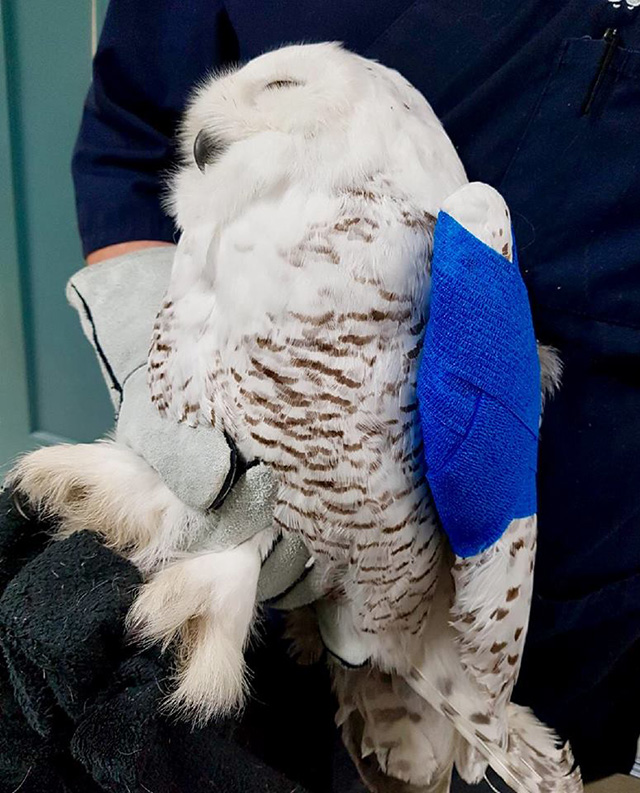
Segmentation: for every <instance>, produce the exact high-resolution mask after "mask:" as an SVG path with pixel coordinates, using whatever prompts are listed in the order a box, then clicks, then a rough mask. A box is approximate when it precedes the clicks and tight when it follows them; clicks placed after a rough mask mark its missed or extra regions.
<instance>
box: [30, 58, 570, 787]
mask: <svg viewBox="0 0 640 793" xmlns="http://www.w3.org/2000/svg"><path fill="white" fill-rule="evenodd" d="M181 143H182V161H181V164H180V167H179V168H178V170H177V172H176V174H175V176H174V178H173V181H172V186H171V191H170V201H169V205H170V209H171V212H172V214H173V215H174V216H175V218H176V221H177V224H178V226H179V228H180V230H181V232H182V235H181V238H180V242H179V244H178V248H177V252H176V257H175V263H174V268H173V273H172V279H171V285H170V288H169V290H168V293H167V296H166V300H165V302H164V305H163V307H162V309H161V311H160V313H159V315H158V319H157V322H156V325H155V328H154V332H153V339H152V344H151V350H150V355H149V365H148V372H149V387H150V398H151V400H152V401H153V402H154V403H155V405H156V407H157V408H158V410H159V411H160V413H161V414H162V415H163V416H164V417H165V419H166V420H167V421H174V422H186V423H187V424H191V425H214V426H217V427H219V428H222V429H224V431H225V432H226V433H228V435H229V436H230V437H232V438H233V439H234V441H235V443H236V445H237V447H238V450H239V451H240V453H241V454H242V456H243V457H244V459H245V460H246V461H248V462H251V461H254V460H262V461H264V462H266V463H268V464H269V466H270V467H271V470H272V473H273V477H274V480H275V487H276V496H275V502H274V513H273V525H272V526H271V527H270V528H268V529H266V530H265V531H263V532H261V533H260V534H259V535H256V537H255V538H254V539H252V540H250V541H249V542H247V543H244V544H243V545H242V546H239V547H238V548H236V549H233V550H232V551H225V552H221V553H219V552H217V549H216V547H215V539H214V538H212V539H211V540H210V541H209V542H208V543H207V540H206V539H205V540H203V538H202V537H199V538H198V544H197V546H195V548H196V550H197V553H195V552H194V553H193V554H192V555H187V556H185V554H184V553H178V552H177V549H178V548H180V549H182V550H184V548H185V539H184V536H180V537H178V536H177V534H179V533H180V532H177V533H176V536H175V537H173V539H171V537H170V535H171V532H170V531H169V532H168V533H167V530H166V528H165V530H164V531H165V535H164V536H165V540H164V541H163V542H164V544H165V546H166V545H167V543H169V544H171V542H173V545H174V547H175V549H176V553H175V554H174V556H175V558H174V559H173V560H171V562H170V563H169V564H167V565H165V566H164V567H163V568H162V569H161V570H160V571H159V572H157V573H156V575H155V577H154V578H153V579H152V581H151V582H150V583H149V584H148V585H147V586H146V588H145V589H144V590H143V592H142V594H141V596H140V598H139V600H138V601H137V603H136V605H135V606H134V611H133V622H134V623H135V624H137V626H138V627H139V629H140V630H141V631H142V632H143V633H145V634H146V635H147V636H148V637H150V638H152V639H158V638H161V639H163V640H165V641H168V640H169V639H170V638H171V637H173V636H174V635H175V633H176V632H178V631H181V635H182V642H183V645H184V647H185V648H186V649H185V658H184V664H183V668H182V672H181V679H180V685H179V688H178V690H177V692H176V694H175V695H174V700H173V701H174V704H176V705H177V706H184V707H187V708H190V709H192V710H193V709H195V710H196V712H198V713H200V714H202V715H204V716H205V717H206V716H209V715H211V714H213V713H215V712H218V711H220V710H224V709H225V708H228V707H231V706H233V705H234V704H236V703H237V702H239V701H240V699H241V696H242V690H243V671H242V650H243V647H244V644H245V642H246V640H247V637H248V635H249V632H250V623H251V620H252V616H253V613H254V603H255V596H256V586H257V579H258V574H259V570H260V563H261V559H262V558H263V557H264V556H265V555H266V554H267V553H268V552H269V549H270V548H271V546H272V545H273V544H274V543H275V542H276V541H277V540H278V537H279V536H280V535H281V534H282V533H296V534H299V535H301V536H302V537H303V538H304V541H305V543H306V545H307V546H308V548H309V551H310V553H311V555H312V559H313V564H314V566H315V568H316V571H317V572H318V574H319V580H320V581H321V585H322V588H323V592H324V595H325V598H326V599H325V602H324V605H322V606H321V607H320V608H319V609H318V613H319V615H320V619H321V623H323V624H324V628H325V637H326V638H327V640H328V641H329V642H332V641H334V642H335V646H334V647H332V648H330V649H333V650H334V651H335V652H336V653H337V654H338V655H341V656H342V657H343V658H346V660H348V661H350V662H351V663H353V664H361V663H362V664H364V666H363V667H362V668H360V669H358V670H347V669H344V668H342V667H340V666H339V665H337V664H334V675H335V683H336V691H337V694H338V697H339V700H340V703H341V708H340V712H339V714H338V719H339V721H340V723H341V724H342V725H343V729H344V734H345V739H346V741H347V745H349V746H350V748H351V750H352V752H353V754H354V757H355V759H356V761H357V762H358V763H359V765H360V767H361V771H362V773H363V776H364V778H365V779H368V781H369V784H371V785H372V786H374V785H377V786H378V787H377V788H376V789H383V787H384V786H383V787H380V785H381V782H380V778H381V777H384V776H385V775H388V776H390V777H392V778H393V779H394V780H395V782H394V784H397V782H398V780H403V781H405V782H407V783H410V784H412V785H418V786H422V788H423V789H424V790H434V791H435V790H443V789H446V786H447V785H448V779H449V777H450V772H451V768H452V765H453V763H454V762H455V763H456V765H457V766H458V769H459V771H460V773H461V774H462V775H463V776H464V777H465V778H466V779H468V780H469V781H476V780H477V779H479V778H481V777H482V775H483V774H484V772H485V770H486V766H487V761H488V760H489V761H490V762H491V763H492V764H493V765H494V766H495V767H496V770H497V771H498V772H499V773H501V774H502V775H503V776H505V778H506V779H507V781H508V782H510V784H512V785H513V786H515V787H516V788H518V787H520V789H526V790H531V791H540V792H542V791H543V790H544V791H552V790H553V791H555V790H558V791H560V790H563V791H565V790H566V791H574V790H578V789H579V788H580V783H579V777H578V776H577V774H576V773H574V774H570V771H571V760H570V755H569V753H568V750H557V749H556V748H555V746H554V742H553V737H552V736H551V734H550V733H548V732H547V731H546V730H545V728H544V727H542V725H540V724H539V723H537V722H536V721H535V719H534V718H533V717H532V716H531V715H530V714H528V713H527V712H526V711H524V710H522V709H518V708H516V706H514V705H510V704H509V699H510V694H511V690H512V688H513V684H514V681H515V677H516V674H517V669H518V667H519V659H520V654H521V649H522V644H523V642H524V635H525V632H526V625H527V621H528V608H529V603H530V596H531V580H532V570H533V556H534V546H535V518H530V519H526V520H521V521H514V523H513V524H512V525H511V527H510V528H509V530H508V531H507V532H506V534H505V535H504V537H503V539H502V540H501V541H500V542H499V543H498V544H496V546H494V547H493V548H491V549H490V550H489V551H486V552H484V554H481V555H480V556H479V557H474V558H473V559H469V560H460V559H458V560H456V559H455V558H454V557H453V555H452V554H451V551H450V550H449V549H448V546H447V544H446V542H445V541H444V539H443V536H442V534H441V531H440V529H439V527H438V523H437V518H436V515H435V511H434V508H433V504H432V501H431V497H430V494H429V491H428V488H427V485H426V482H425V477H424V463H423V448H422V442H421V434H420V429H419V425H418V415H417V404H416V398H415V385H416V382H415V379H416V374H417V361H418V356H419V353H420V350H421V346H422V338H423V330H424V327H425V323H426V320H427V306H428V293H429V267H428V265H429V260H430V256H431V247H432V239H433V227H434V224H435V218H436V216H437V214H438V212H439V210H440V209H442V208H443V207H446V208H447V210H448V211H449V212H450V213H451V214H453V215H454V216H456V217H457V218H458V219H459V220H460V222H462V223H463V224H466V225H467V227H471V230H472V231H474V233H476V234H477V236H479V237H481V238H482V239H484V240H485V241H486V242H487V243H488V244H490V245H492V244H493V243H494V235H495V237H496V238H497V231H498V228H499V229H500V232H501V236H500V249H502V246H503V244H504V241H505V239H507V240H508V239H510V238H509V233H510V230H509V226H508V216H507V215H506V214H505V206H504V202H503V201H502V199H501V198H500V197H499V196H498V195H497V194H496V193H495V191H491V190H490V188H487V187H486V186H484V185H467V179H466V176H465V172H464V169H463V167H462V164H461V163H460V161H459V159H458V156H457V154H456V152H455V149H454V148H453V145H452V144H451V142H450V140H449V139H448V137H447V135H446V134H445V132H444V130H443V128H442V126H441V124H440V122H439V121H438V119H437V118H436V116H435V114H434V113H433V111H432V109H431V108H430V106H429V105H428V103H427V102H426V101H425V99H424V98H423V97H422V95H421V94H420V93H419V92H418V91H416V90H415V89H414V88H413V87H412V86H411V85H410V84H409V83H408V82H407V81H406V80H405V79H404V78H403V77H402V76H401V75H399V74H398V73H397V72H394V71H392V70H390V69H388V68H386V67H384V66H382V65H380V64H378V63H374V62H372V61H369V60H366V59H364V58H361V57H358V56H356V55H354V54H352V53H349V52H347V51H345V50H344V49H342V48H341V47H340V46H339V45H336V44H314V45H304V46H291V47H285V48H283V49H281V50H278V51H275V52H272V53H268V54H266V55H263V56H261V57H259V58H257V59H255V60H254V61H251V62H250V63H248V64H247V65H246V66H244V67H242V68H241V69H238V70H233V71H229V72H226V73H222V74H219V75H216V76H214V77H212V78H210V79H208V80H206V81H205V82H204V83H203V84H202V85H201V86H200V87H199V88H198V90H197V91H196V93H195V95H194V98H193V99H192V101H191V103H190V105H189V107H188V110H187V113H186V115H185V120H184V124H183V128H182V133H181ZM478 208H479V209H478ZM507 244H508V243H507ZM506 253H507V254H510V250H509V249H508V248H507V251H506ZM107 448H108V447H107ZM107 453H113V454H124V452H123V451H122V450H121V449H120V450H115V449H114V450H112V452H107ZM28 459H29V458H27V461H28ZM37 468H38V464H37V463H36V464H35V466H34V465H33V464H32V466H31V469H30V468H29V463H27V464H25V465H23V467H22V469H21V470H20V471H19V472H18V479H19V480H21V481H22V482H23V483H24V484H23V487H24V489H25V490H26V492H27V493H29V492H30V491H34V490H35V489H37V487H36V484H34V483H35V481H36V480H35V478H34V476H33V471H34V470H35V469H37ZM39 473H40V475H41V473H42V465H41V467H40V471H39ZM30 476H31V480H29V477H30ZM29 481H31V485H29ZM38 487H40V490H41V491H42V486H41V485H38ZM41 496H42V493H40V496H39V498H40V500H42V497H41ZM45 500H46V499H45ZM181 525H182V526H183V524H181ZM102 531H103V533H104V529H103V530H102ZM183 534H184V532H183ZM166 538H169V539H166ZM168 556H169V557H170V556H171V554H170V553H167V552H166V547H165V549H164V552H163V559H165V560H166V558H167V557H168ZM152 568H153V565H149V569H152ZM373 759H375V763H374V765H375V768H373V766H372V760H373ZM372 769H373V770H372ZM394 789H396V788H394ZM412 789H413V788H412Z"/></svg>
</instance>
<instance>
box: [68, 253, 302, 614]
mask: <svg viewBox="0 0 640 793" xmlns="http://www.w3.org/2000/svg"><path fill="white" fill-rule="evenodd" d="M174 251H175V248H174V246H162V247H160V246H155V247H147V248H144V249H139V250H136V251H132V252H129V253H126V254H124V255H120V256H117V257H114V258H109V259H107V260H104V261H102V262H100V263H97V264H92V265H91V266H90V267H85V268H83V269H82V270H81V271H79V272H78V273H76V274H75V275H74V276H73V277H72V278H71V280H70V281H69V284H68V287H67V296H68V298H69V301H70V302H71V304H72V305H73V306H74V307H75V308H76V310H77V311H78V313H79V315H80V320H81V323H82V327H83V330H84V333H85V335H86V337H87V339H88V340H89V341H90V343H91V344H92V346H93V348H94V350H95V351H96V354H97V356H98V360H99V362H100V365H101V368H102V372H103V375H104V378H105V381H106V382H107V385H108V387H109V391H110V394H111V399H112V401H113V403H114V407H115V409H116V411H117V416H118V420H117V427H116V433H115V437H116V441H117V442H118V443H121V444H124V445H126V446H128V447H129V448H130V449H132V450H133V451H134V452H136V454H138V455H139V456H140V457H142V458H143V459H144V460H145V461H146V462H147V463H148V464H149V465H150V466H151V467H152V468H153V469H154V470H155V471H156V472H157V473H158V474H159V475H160V477H161V478H162V480H163V481H164V482H165V484H166V485H167V487H169V489H170V490H171V491H172V492H173V493H174V494H175V495H176V496H177V497H178V498H179V499H180V500H181V501H182V502H183V503H185V504H186V505H187V506H189V507H191V508H193V509H196V510H198V511H201V512H203V513H206V514H207V523H208V526H210V529H209V531H210V532H211V534H212V535H215V539H216V544H218V543H219V544H220V547H233V546H235V545H239V544H241V543H242V542H244V541H245V540H247V539H249V538H250V537H252V536H253V535H254V534H255V533H256V532H258V531H261V530H262V529H264V528H266V527H268V526H270V525H271V520H272V515H273V506H272V495H273V493H272V491H273V488H272V481H271V474H270V471H269V469H268V468H267V466H265V465H263V464H261V463H258V464H255V465H251V466H249V467H246V465H245V464H244V461H242V460H241V459H240V457H239V455H238V453H237V451H236V449H235V446H234V444H233V441H232V440H231V439H230V438H229V437H228V436H226V435H225V434H224V433H222V432H221V431H220V430H218V429H215V428H212V427H189V426H187V425H184V424H178V423H174V422H172V421H170V420H168V419H163V418H161V416H160V415H159V413H158V411H157V410H156V409H155V406H154V405H153V404H152V402H151V400H150V397H149V391H148V388H147V382H146V362H147V352H148V348H149V342H150V338H151V333H152V326H153V322H154V319H155V316H156V314H157V311H158V309H159V307H160V305H161V302H162V299H163V296H164V293H165V290H166V287H167V285H168V282H169V277H170V272H171V266H172V261H173V255H174ZM316 575H317V573H316V571H315V570H314V569H313V566H312V564H311V563H310V561H309V554H308V552H307V550H306V548H305V546H304V544H303V542H302V540H301V539H300V538H297V537H294V536H291V535H288V536H286V537H283V538H282V539H281V540H280V541H279V542H278V543H277V544H276V545H275V546H274V548H273V550H272V552H271V553H270V555H269V556H268V557H267V558H266V560H265V562H264V565H263V569H262V574H261V577H260V581H259V586H258V595H259V598H260V600H261V601H270V602H273V605H277V606H278V607H282V608H294V607H296V606H299V605H303V604H304V603H308V602H310V601H312V600H314V599H315V596H316V592H317V591H318V589H317V584H316V581H315V578H316Z"/></svg>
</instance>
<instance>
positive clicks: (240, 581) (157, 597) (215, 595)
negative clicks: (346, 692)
mask: <svg viewBox="0 0 640 793" xmlns="http://www.w3.org/2000/svg"><path fill="white" fill-rule="evenodd" d="M272 541H273V535H272V533H271V532H270V531H264V532H260V533H258V534H257V535H255V536H254V537H252V538H251V539H250V540H247V541H246V542H244V543H242V544H241V545H238V546H236V547H235V548H231V549H229V550H226V551H215V552H209V553H201V554H198V555H197V556H189V557H187V558H185V559H182V560H179V561H177V562H174V563H173V564H171V565H169V566H168V567H166V568H165V569H163V570H160V571H159V572H157V573H156V574H155V575H154V576H153V578H152V579H151V580H150V581H149V583H147V584H145V586H144V587H143V588H142V590H141V593H140V594H139V596H138V598H137V599H136V601H135V603H134V604H133V606H132V608H131V611H130V612H129V617H128V624H129V628H130V629H131V630H132V632H133V634H134V635H136V636H137V637H138V638H139V639H141V640H142V641H145V642H148V643H155V642H161V643H162V645H163V646H164V647H167V646H168V645H169V644H170V643H171V642H172V641H173V640H174V639H177V649H178V668H177V682H178V686H177V688H176V689H175V691H173V693H172V694H171V695H170V697H169V698H168V699H167V701H166V706H167V709H168V710H169V711H170V712H172V713H177V714H179V715H184V716H186V717H188V718H189V719H190V720H191V721H193V722H195V723H199V724H204V723H205V722H206V721H208V720H209V719H210V718H211V717H212V716H214V715H218V714H224V713H228V712H229V711H232V710H235V709H237V708H239V707H241V706H242V704H243V702H244V698H245V695H246V691H247V680H246V670H245V663H244V656H243V652H244V650H245V648H246V645H247V643H248V641H249V638H250V635H251V626H252V624H253V621H254V615H255V607H256V592H257V586H258V576H259V574H260V566H261V563H262V557H263V555H264V553H265V550H266V548H267V546H269V545H270V544H271V543H272Z"/></svg>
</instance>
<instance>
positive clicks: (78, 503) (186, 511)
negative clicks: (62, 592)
mask: <svg viewBox="0 0 640 793" xmlns="http://www.w3.org/2000/svg"><path fill="white" fill-rule="evenodd" d="M7 485H8V486H9V487H13V488H15V489H16V491H17V492H19V493H20V494H21V495H22V496H23V497H24V498H25V499H26V501H27V502H28V503H29V504H30V506H31V507H33V508H34V509H35V510H36V511H38V512H39V513H40V514H45V515H48V516H50V517H52V518H54V519H55V520H56V522H57V536H58V537H60V538H63V537H67V536H69V535H70V534H72V533H74V532H76V531H94V532H96V533H97V534H99V535H100V536H101V538H102V539H103V541H104V542H105V543H106V544H107V545H108V546H109V547H110V548H112V549H113V550H115V551H117V552H118V553H120V554H122V555H123V556H125V557H126V558H127V559H129V560H130V561H131V562H133V563H134V564H135V565H136V566H137V567H138V568H140V570H142V572H143V573H149V572H150V571H152V570H154V569H157V568H158V567H160V566H161V565H162V564H163V563H164V562H165V561H166V560H168V559H171V558H173V557H174V556H175V554H176V553H177V552H179V551H180V550H181V549H182V548H187V547H189V545H190V544H191V543H192V542H193V541H194V540H195V539H196V538H198V537H200V536H201V535H203V534H204V533H205V532H206V530H207V525H206V520H205V519H204V516H203V515H202V514H200V513H198V512H197V511H196V510H193V509H190V508H189V507H187V506H186V505H185V504H184V503H183V502H182V501H180V499H178V498H177V497H176V496H175V495H174V494H173V493H172V492H171V490H169V488H168V487H167V486H166V485H165V484H164V482H163V481H162V479H161V478H160V476H159V475H158V474H157V473H156V471H154V469H153V468H151V466H149V465H148V464H147V463H146V462H145V461H144V460H143V459H142V458H141V457H140V456H139V455H137V454H135V452H133V451H131V449H129V448H128V447H126V446H124V445H122V444H119V443H116V442H113V441H99V442H97V443H90V444H77V445H71V444H61V445H59V446H50V447H46V448H43V449H38V450H37V451H35V452H31V453H30V454H26V455H25V456H24V457H22V458H21V459H20V460H18V462H17V463H16V465H15V466H14V468H13V469H12V471H11V472H10V474H9V476H8V477H7Z"/></svg>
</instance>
